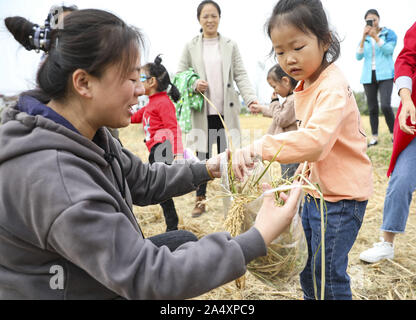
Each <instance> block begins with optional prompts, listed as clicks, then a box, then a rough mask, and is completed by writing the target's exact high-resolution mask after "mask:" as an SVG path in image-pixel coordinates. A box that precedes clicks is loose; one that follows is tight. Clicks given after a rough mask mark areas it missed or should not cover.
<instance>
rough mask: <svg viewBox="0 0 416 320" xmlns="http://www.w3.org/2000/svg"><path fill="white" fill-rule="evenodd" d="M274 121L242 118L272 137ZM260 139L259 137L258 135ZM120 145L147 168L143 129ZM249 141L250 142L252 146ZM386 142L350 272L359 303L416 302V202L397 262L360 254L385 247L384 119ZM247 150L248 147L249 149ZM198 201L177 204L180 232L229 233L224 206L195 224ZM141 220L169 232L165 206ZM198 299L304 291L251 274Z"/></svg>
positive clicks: (375, 155)
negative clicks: (241, 283)
mask: <svg viewBox="0 0 416 320" xmlns="http://www.w3.org/2000/svg"><path fill="white" fill-rule="evenodd" d="M270 121H271V120H270V119H267V118H263V117H261V116H241V127H242V129H250V130H251V132H254V131H257V132H258V130H261V131H263V132H266V131H267V128H268V126H269V124H270ZM363 123H364V127H365V129H366V132H370V125H369V119H368V117H363ZM254 136H257V133H255V134H254ZM120 139H121V141H122V142H123V144H124V146H125V147H127V148H128V149H129V150H131V151H132V152H134V153H135V154H136V155H138V156H139V157H141V159H143V161H144V162H147V159H148V151H147V149H146V146H145V144H144V143H143V130H142V126H141V125H130V126H129V127H128V128H125V129H121V130H120ZM248 139H249V137H248V136H246V137H245V140H244V141H248ZM380 139H381V141H380V142H379V144H378V145H377V146H375V147H372V148H370V149H369V150H368V154H369V156H370V158H371V159H372V161H373V166H374V170H373V172H374V173H373V176H374V190H375V192H374V195H373V196H372V198H371V199H370V201H369V204H368V206H367V211H366V215H365V218H364V222H363V225H362V227H361V230H360V233H359V235H358V238H357V240H356V242H355V244H354V246H353V248H352V250H351V252H350V255H349V267H348V272H349V275H350V277H351V283H352V290H353V299H356V300H399V299H400V300H412V299H416V264H415V257H416V215H415V213H416V200H415V199H414V200H413V202H412V205H411V209H410V215H409V220H408V223H407V229H406V233H405V234H403V235H398V236H397V237H396V241H395V258H394V260H384V261H382V262H380V263H376V264H366V263H363V262H361V261H360V260H359V258H358V257H359V254H360V253H361V252H362V251H363V250H366V249H368V248H369V247H371V246H372V245H373V243H374V242H378V241H379V237H380V235H381V233H380V231H379V229H380V226H381V223H382V210H383V205H384V196H385V192H386V188H387V184H388V179H387V177H386V172H387V168H388V165H389V161H390V155H391V149H392V143H391V137H390V134H389V133H388V130H387V127H386V125H385V122H384V118H383V117H380ZM243 145H245V143H243ZM219 190H220V185H219V181H218V180H217V181H213V182H211V183H210V184H209V186H208V193H207V198H208V199H210V198H212V197H213V196H214V195H215V193H216V192H218V191H219ZM194 201H195V193H191V194H188V195H185V196H182V197H178V198H175V205H176V209H177V211H178V215H179V219H180V226H179V227H180V228H181V229H186V230H189V231H192V232H193V233H195V234H196V235H197V236H198V237H203V236H204V235H206V234H209V233H212V232H217V231H223V230H224V228H223V222H224V213H223V209H222V201H218V200H215V201H211V202H209V203H208V212H207V213H205V214H204V215H202V216H201V217H199V218H196V219H193V218H192V217H191V215H190V213H191V211H192V209H193V207H194ZM134 212H135V215H136V217H137V219H138V221H139V222H140V225H141V227H142V229H143V231H144V233H145V235H146V237H149V236H152V235H156V234H159V233H163V232H164V230H165V228H166V226H165V222H164V217H163V213H162V209H161V207H160V206H149V207H144V208H139V207H135V208H134ZM197 299H205V300H229V299H232V300H234V299H236V300H240V299H250V300H257V299H258V300H273V299H279V300H298V299H302V290H301V288H300V285H299V279H298V277H295V278H294V279H292V280H291V281H290V282H289V283H287V285H286V286H285V287H283V288H282V289H281V290H279V291H277V290H275V289H273V288H271V287H268V286H266V285H264V284H262V283H261V282H260V281H258V280H257V279H255V278H254V277H253V276H252V275H251V274H250V273H249V272H247V273H246V287H245V289H244V290H238V289H237V288H236V286H235V284H234V282H231V283H229V284H226V285H224V286H222V287H220V288H217V289H215V290H212V291H211V292H208V293H206V294H204V295H202V296H200V297H198V298H197Z"/></svg>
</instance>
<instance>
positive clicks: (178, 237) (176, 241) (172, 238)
mask: <svg viewBox="0 0 416 320" xmlns="http://www.w3.org/2000/svg"><path fill="white" fill-rule="evenodd" d="M148 239H149V240H150V241H152V242H153V243H154V244H155V245H156V246H158V247H159V248H160V247H161V246H167V247H168V248H169V249H170V251H175V250H176V249H177V248H178V247H179V246H181V245H183V244H184V243H187V242H190V241H198V238H197V237H196V236H195V235H194V234H193V233H192V232H189V231H186V230H176V231H171V232H166V233H162V234H158V235H157V236H153V237H150V238H148Z"/></svg>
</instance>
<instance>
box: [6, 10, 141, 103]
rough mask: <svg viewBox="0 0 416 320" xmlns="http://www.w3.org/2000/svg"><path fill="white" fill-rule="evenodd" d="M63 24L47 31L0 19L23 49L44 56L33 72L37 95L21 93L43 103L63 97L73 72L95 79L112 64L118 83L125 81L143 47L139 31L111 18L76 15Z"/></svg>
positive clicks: (17, 19)
mask: <svg viewBox="0 0 416 320" xmlns="http://www.w3.org/2000/svg"><path fill="white" fill-rule="evenodd" d="M64 20H65V28H55V29H51V28H49V27H48V25H47V24H46V23H45V27H43V26H42V27H39V26H38V25H36V24H33V23H31V22H30V21H28V20H26V19H25V18H21V17H11V18H6V19H5V23H6V26H7V29H9V31H10V32H11V33H12V34H13V36H14V37H15V39H16V40H17V41H18V42H19V43H20V44H22V45H23V46H24V47H25V48H26V49H28V50H33V49H38V50H43V51H45V52H47V53H48V55H47V56H46V57H45V59H44V60H43V62H42V64H41V66H40V68H39V70H38V74H37V88H36V90H33V91H29V92H24V93H23V94H26V95H30V96H32V97H35V98H37V99H38V100H40V101H41V102H43V103H45V102H47V101H50V100H52V99H54V100H62V99H65V98H66V97H68V94H69V93H70V91H71V90H72V86H71V85H70V80H71V75H72V74H73V72H74V71H75V70H77V69H82V70H85V71H86V72H87V73H88V74H90V75H92V76H94V77H97V78H100V77H101V76H102V75H103V73H104V72H105V70H106V68H107V67H108V66H109V65H111V64H117V66H118V67H119V70H120V78H124V77H127V74H128V73H129V72H130V70H131V66H132V65H133V64H135V63H136V61H137V58H138V55H139V50H140V49H141V48H142V47H143V37H142V34H141V32H140V31H139V30H138V29H136V28H134V27H131V26H128V25H127V24H126V23H125V22H124V21H123V20H121V19H120V18H118V17H117V16H115V15H114V14H112V13H109V12H106V11H103V10H95V9H86V10H79V11H76V10H75V11H74V12H72V13H71V14H69V15H67V16H66V17H65V19H64ZM42 30H43V31H46V30H49V32H42ZM31 36H32V37H31ZM46 40H48V41H46Z"/></svg>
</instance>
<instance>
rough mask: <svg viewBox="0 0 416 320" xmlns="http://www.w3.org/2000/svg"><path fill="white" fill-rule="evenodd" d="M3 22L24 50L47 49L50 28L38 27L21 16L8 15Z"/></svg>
mask: <svg viewBox="0 0 416 320" xmlns="http://www.w3.org/2000/svg"><path fill="white" fill-rule="evenodd" d="M4 22H5V25H6V27H7V29H8V30H9V31H10V33H11V34H12V35H13V37H14V38H15V39H16V40H17V42H19V43H20V44H21V45H22V46H23V47H25V48H26V50H29V51H30V50H42V51H45V52H48V51H49V49H50V39H51V36H52V30H51V29H50V28H47V27H40V26H39V25H37V24H35V23H32V22H30V21H29V20H27V19H25V18H23V17H9V18H6V19H4Z"/></svg>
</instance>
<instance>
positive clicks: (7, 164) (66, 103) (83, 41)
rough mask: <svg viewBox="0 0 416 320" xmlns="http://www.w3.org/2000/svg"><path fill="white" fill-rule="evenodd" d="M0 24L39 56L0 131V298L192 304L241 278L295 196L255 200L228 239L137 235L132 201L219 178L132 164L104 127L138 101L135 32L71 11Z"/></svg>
mask: <svg viewBox="0 0 416 320" xmlns="http://www.w3.org/2000/svg"><path fill="white" fill-rule="evenodd" d="M6 25H7V27H8V28H9V30H10V31H11V32H12V33H13V35H14V36H15V38H16V39H17V40H18V41H19V42H20V43H22V44H23V45H24V46H25V47H26V48H27V49H41V50H44V51H46V52H47V53H48V55H47V57H46V59H45V60H44V62H43V64H42V65H41V67H40V69H39V71H38V75H37V84H38V88H37V89H36V90H34V91H31V92H26V93H23V94H22V95H21V96H20V100H19V102H18V104H17V105H16V106H14V107H10V108H8V109H6V110H5V112H4V113H3V119H2V123H3V124H2V125H1V126H0V150H1V152H0V299H114V298H127V299H186V298H191V297H195V296H198V295H201V294H203V293H205V292H207V291H209V290H211V289H213V288H215V287H218V286H220V285H222V284H225V283H227V282H229V281H231V280H233V279H236V278H238V277H240V276H241V275H243V274H244V273H245V271H246V264H247V263H248V262H250V261H251V260H252V259H254V258H256V257H259V256H262V255H265V254H266V246H267V244H269V243H270V242H271V241H272V240H273V239H274V238H276V237H277V236H278V235H279V234H280V233H281V232H282V231H283V230H284V229H285V228H286V227H287V226H288V225H289V223H290V221H291V219H292V217H293V216H294V214H295V211H296V210H295V207H296V202H297V199H298V198H299V195H300V189H296V191H295V192H293V193H292V195H291V196H290V198H288V199H287V197H285V196H283V195H282V197H283V198H284V199H285V200H287V202H286V205H285V206H284V207H282V208H277V207H276V206H275V204H274V200H273V198H272V197H270V198H268V199H266V201H264V205H263V207H262V209H261V211H260V213H259V215H258V218H257V221H256V223H255V225H254V227H253V228H251V229H250V230H249V231H247V232H246V233H244V234H242V235H240V236H237V237H235V238H232V237H231V236H230V234H228V233H226V232H220V233H214V234H211V235H208V236H206V237H204V238H202V239H200V240H199V241H197V239H196V237H195V236H193V235H192V234H191V233H188V232H186V231H176V232H175V231H174V232H170V233H167V234H166V235H161V236H156V237H154V238H151V239H145V238H144V236H143V234H142V232H141V230H140V226H139V225H138V223H137V221H136V219H135V217H134V215H133V212H132V205H139V206H146V205H150V204H156V203H160V202H162V201H164V200H166V199H170V198H172V197H176V196H180V195H183V194H186V193H189V192H191V191H193V190H195V189H196V188H197V187H198V185H200V184H202V183H206V182H207V181H208V180H210V179H212V178H214V177H219V176H220V172H219V171H220V170H219V157H216V158H213V159H210V160H208V161H207V162H206V163H202V162H201V163H195V162H193V163H192V162H187V163H182V164H173V165H172V166H166V165H164V164H154V165H152V166H151V165H149V164H144V163H142V161H141V160H140V159H139V158H137V157H136V156H134V155H133V154H132V153H131V152H129V151H128V150H126V149H124V148H122V146H121V145H120V144H119V142H118V141H117V140H115V139H113V138H112V136H111V134H110V133H109V131H108V130H107V129H106V128H105V127H111V128H121V127H125V126H128V125H129V123H130V117H131V115H132V109H131V107H132V106H133V105H135V104H136V103H137V97H138V96H140V95H142V94H143V93H144V89H143V85H142V83H141V82H140V72H141V66H140V49H141V48H142V45H141V44H142V40H141V39H142V37H141V35H140V33H139V32H138V31H137V30H136V29H134V28H133V27H130V26H127V25H126V24H125V23H124V22H123V21H122V20H120V19H119V18H117V17H116V16H114V15H113V14H110V13H107V12H105V11H100V10H80V11H76V12H73V13H71V14H70V15H68V16H67V17H66V18H65V20H64V28H63V29H56V30H40V28H39V27H37V26H36V25H33V24H32V23H30V22H29V21H27V20H26V19H23V18H19V17H14V18H7V19H6ZM172 239H173V241H172ZM175 239H176V240H175ZM177 239H181V240H180V241H177ZM189 240H191V241H189ZM175 241H176V243H175ZM164 244H166V245H168V246H166V245H164Z"/></svg>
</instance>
